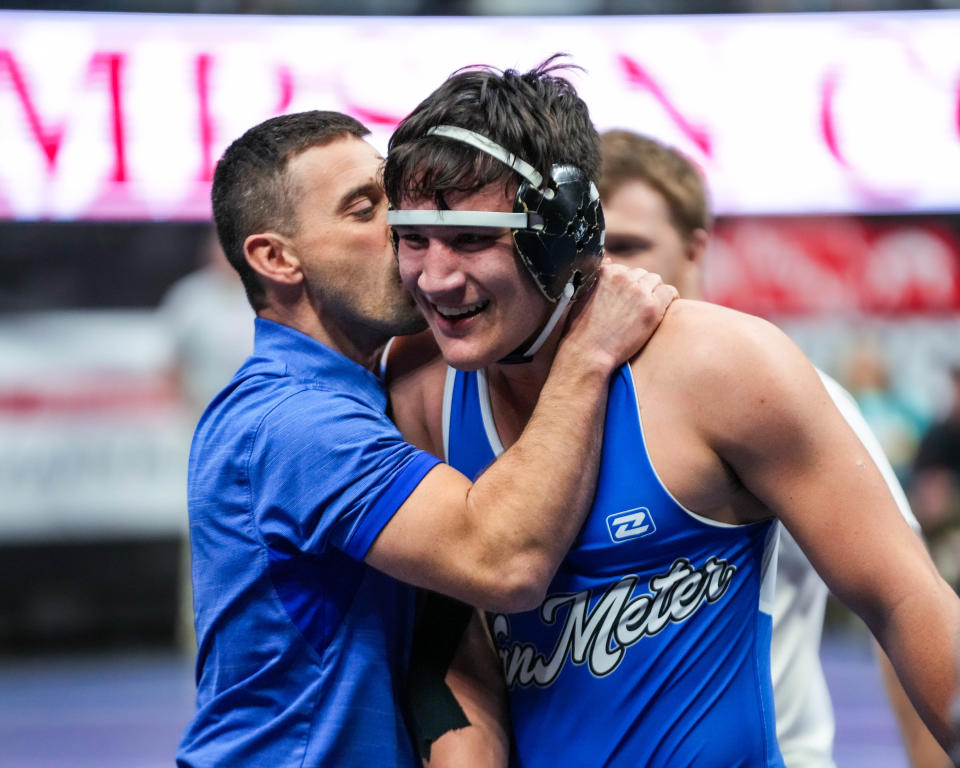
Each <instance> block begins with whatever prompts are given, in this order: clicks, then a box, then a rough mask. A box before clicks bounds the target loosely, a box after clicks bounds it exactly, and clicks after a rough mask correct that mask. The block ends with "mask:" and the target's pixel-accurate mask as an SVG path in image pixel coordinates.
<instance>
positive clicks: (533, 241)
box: [387, 125, 604, 362]
mask: <svg viewBox="0 0 960 768" xmlns="http://www.w3.org/2000/svg"><path fill="white" fill-rule="evenodd" d="M427 135H428V136H431V135H432V136H442V137H444V138H448V139H453V140H454V141H460V142H463V143H464V144H469V145H470V146H472V147H474V148H476V149H479V150H480V151H481V152H485V153H487V154H488V155H491V156H493V157H495V158H496V159H497V160H499V161H500V162H502V163H504V164H505V165H507V166H509V167H510V168H512V169H513V170H514V171H516V172H517V173H518V174H519V175H520V176H521V178H522V179H523V181H522V182H521V184H520V186H519V187H518V189H517V195H516V198H515V199H514V203H513V213H503V212H496V211H446V210H423V211H417V210H391V211H388V212H387V223H388V224H390V225H391V226H404V225H406V226H457V227H498V228H503V227H506V228H509V229H511V230H513V242H514V245H515V246H516V249H517V253H518V254H519V255H520V260H521V261H522V262H523V265H524V266H525V267H526V268H527V271H528V272H529V273H530V275H531V276H532V277H533V279H534V282H535V283H536V284H537V287H538V288H539V289H540V291H541V292H542V293H543V295H544V296H546V298H547V299H549V300H550V301H551V302H553V303H555V304H557V307H556V309H555V310H554V312H553V314H552V315H551V317H550V320H549V321H548V322H547V324H546V326H545V327H544V328H543V330H542V331H541V332H540V334H539V335H538V336H537V338H536V339H535V340H534V342H533V344H531V345H530V347H529V348H528V349H527V350H526V351H525V352H523V353H521V352H520V350H518V351H517V352H514V353H513V354H511V355H509V356H508V357H506V358H504V359H503V360H502V361H501V362H526V361H528V360H530V359H532V357H533V355H534V354H535V353H536V351H537V350H538V349H540V347H541V345H542V344H543V342H544V341H546V339H547V337H548V336H549V335H550V332H551V331H552V330H553V329H554V327H555V326H556V324H557V322H559V320H560V317H561V316H562V315H563V312H564V310H565V309H566V307H567V304H568V303H569V302H570V300H571V299H572V298H574V297H575V296H577V295H578V294H579V293H580V292H581V291H583V290H584V289H585V288H586V287H588V286H589V285H590V284H591V283H592V282H593V280H594V279H595V278H596V275H597V272H598V270H599V268H600V262H601V261H602V260H603V236H604V227H603V224H604V222H603V210H602V209H601V207H600V194H599V192H598V191H597V187H596V185H595V184H594V183H593V182H592V181H590V179H588V178H587V176H586V174H585V173H584V172H583V171H582V170H581V169H579V168H576V167H575V166H572V165H554V166H553V168H551V170H550V178H549V179H547V180H546V182H544V179H543V176H542V175H541V174H540V173H539V172H538V171H537V169H536V168H534V167H533V166H532V165H530V164H529V163H527V162H526V161H524V160H522V159H521V158H519V157H517V156H516V155H514V154H513V153H512V152H510V151H508V150H507V149H505V148H504V147H502V146H500V145H499V144H497V143H496V142H494V141H491V140H490V139H488V138H487V137H486V136H483V135H481V134H479V133H476V132H474V131H470V130H468V129H466V128H460V127H458V126H453V125H438V126H436V127H434V128H431V129H430V130H429V131H427ZM521 349H522V348H521Z"/></svg>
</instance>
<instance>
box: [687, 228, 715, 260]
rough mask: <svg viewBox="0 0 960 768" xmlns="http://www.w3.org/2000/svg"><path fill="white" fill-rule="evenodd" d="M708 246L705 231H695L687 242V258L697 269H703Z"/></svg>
mask: <svg viewBox="0 0 960 768" xmlns="http://www.w3.org/2000/svg"><path fill="white" fill-rule="evenodd" d="M709 245H710V235H708V234H707V231H706V230H705V229H695V230H693V234H692V235H690V239H689V240H688V241H687V258H688V259H689V260H690V261H691V262H693V263H694V264H695V265H696V266H697V267H701V268H702V267H703V258H704V256H705V255H706V253H707V248H708V247H709Z"/></svg>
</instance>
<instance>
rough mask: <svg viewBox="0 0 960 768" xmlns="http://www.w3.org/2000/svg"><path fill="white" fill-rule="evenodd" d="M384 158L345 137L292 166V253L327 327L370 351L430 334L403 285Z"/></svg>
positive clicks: (289, 167)
mask: <svg viewBox="0 0 960 768" xmlns="http://www.w3.org/2000/svg"><path fill="white" fill-rule="evenodd" d="M382 163H383V158H382V157H380V155H379V153H378V152H377V151H376V150H375V149H374V148H373V147H372V146H371V145H370V144H368V143H367V142H366V141H363V140H362V139H358V138H356V137H355V136H349V135H348V136H345V137H343V138H340V139H336V140H334V141H333V142H331V143H329V144H326V145H323V146H319V147H312V148H310V149H308V150H306V151H305V152H302V153H301V154H299V155H297V156H296V157H294V158H292V159H291V160H290V162H289V163H288V165H287V181H288V182H289V183H290V185H291V188H292V191H293V195H294V199H296V200H297V206H296V228H295V234H294V235H293V237H291V238H290V242H291V246H292V248H293V249H294V252H295V254H296V256H297V259H298V261H299V265H300V269H301V271H302V273H303V278H304V283H305V287H306V290H307V292H308V294H309V297H310V301H311V304H312V305H313V308H314V310H315V311H316V313H317V315H318V316H319V317H320V319H321V320H322V321H323V322H324V324H325V325H326V326H327V327H328V328H329V327H331V326H332V327H334V328H338V329H340V331H342V332H343V333H344V334H345V335H347V336H348V337H349V338H350V339H351V343H353V344H357V345H361V346H368V345H369V344H376V343H382V342H383V341H385V340H386V339H387V338H389V337H390V336H394V335H399V334H405V333H413V332H415V331H418V330H422V329H423V328H425V327H426V323H425V322H424V319H423V317H422V316H421V314H420V312H419V311H418V310H417V307H416V305H415V304H414V302H413V300H412V299H411V298H410V295H409V294H408V293H407V292H406V291H405V290H404V288H403V284H402V283H401V282H400V274H399V271H398V269H397V263H396V258H395V256H394V252H393V246H392V244H391V242H390V237H389V231H388V228H387V219H386V212H387V200H386V196H385V195H384V192H383V189H382V187H381V184H380V166H381V165H382Z"/></svg>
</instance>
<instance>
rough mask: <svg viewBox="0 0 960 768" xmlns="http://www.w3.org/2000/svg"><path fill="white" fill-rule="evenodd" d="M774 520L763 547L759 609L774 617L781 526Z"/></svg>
mask: <svg viewBox="0 0 960 768" xmlns="http://www.w3.org/2000/svg"><path fill="white" fill-rule="evenodd" d="M781 525H782V523H781V522H780V521H779V520H774V521H773V525H771V526H770V530H769V531H767V540H766V541H765V542H764V545H763V562H762V563H761V565H760V600H759V603H758V608H759V609H760V610H761V611H763V612H764V613H765V614H767V615H768V616H773V606H774V597H775V595H776V590H777V563H779V562H780V526H781Z"/></svg>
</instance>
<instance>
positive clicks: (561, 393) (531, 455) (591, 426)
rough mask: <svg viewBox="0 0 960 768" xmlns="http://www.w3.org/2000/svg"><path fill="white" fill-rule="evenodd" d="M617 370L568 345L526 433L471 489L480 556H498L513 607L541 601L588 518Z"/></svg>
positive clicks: (470, 511) (469, 503)
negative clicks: (613, 374)
mask: <svg viewBox="0 0 960 768" xmlns="http://www.w3.org/2000/svg"><path fill="white" fill-rule="evenodd" d="M612 368H613V361H603V360H599V359H596V358H595V357H594V358H591V357H590V356H589V355H583V354H578V353H577V352H576V351H574V350H569V349H565V348H564V347H563V346H561V348H560V351H559V352H558V354H557V356H556V358H555V359H554V362H553V367H552V368H551V371H550V375H549V377H548V379H547V381H546V383H545V385H544V387H543V389H542V391H541V393H540V397H539V399H538V401H537V406H536V408H535V409H534V412H533V415H532V416H531V418H530V421H529V422H528V424H527V426H526V428H525V429H524V431H523V434H522V435H521V436H520V438H519V439H518V440H517V442H516V443H515V444H514V445H513V446H511V448H510V449H509V450H507V451H506V452H504V454H503V456H501V457H500V459H499V460H498V461H496V462H495V463H494V464H493V465H492V466H491V467H490V468H489V469H488V470H487V471H486V472H485V473H484V474H483V475H481V476H480V478H479V479H478V480H477V482H476V483H475V484H474V486H473V488H472V489H471V490H470V492H469V493H468V495H467V507H468V515H469V516H470V517H471V518H474V519H478V520H480V521H482V522H481V523H480V526H479V533H480V536H481V538H480V540H479V541H478V550H477V557H478V558H484V557H486V556H489V557H491V558H493V560H491V561H490V562H489V563H488V566H489V567H490V568H494V569H496V570H497V571H498V572H499V573H500V579H501V588H502V590H503V592H504V593H505V594H508V595H511V599H510V601H511V603H512V605H511V610H526V609H529V608H532V607H535V606H536V605H537V604H539V602H540V601H541V600H542V598H543V596H544V593H545V592H546V589H547V586H548V585H549V583H550V580H551V579H552V578H553V575H554V573H555V572H556V570H557V567H558V566H559V565H560V562H561V560H562V559H563V557H564V555H565V554H566V552H567V550H568V549H569V548H570V545H571V543H572V542H573V539H574V537H575V536H576V535H577V532H578V531H579V530H580V527H581V525H582V524H583V520H584V517H585V516H586V514H587V511H588V509H589V507H590V504H591V502H592V500H593V494H594V490H595V488H596V479H597V471H598V468H599V462H600V452H601V451H600V448H601V444H602V438H603V422H604V417H605V414H606V404H607V392H608V389H609V378H610V373H611V371H612ZM485 553H486V554H485Z"/></svg>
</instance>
